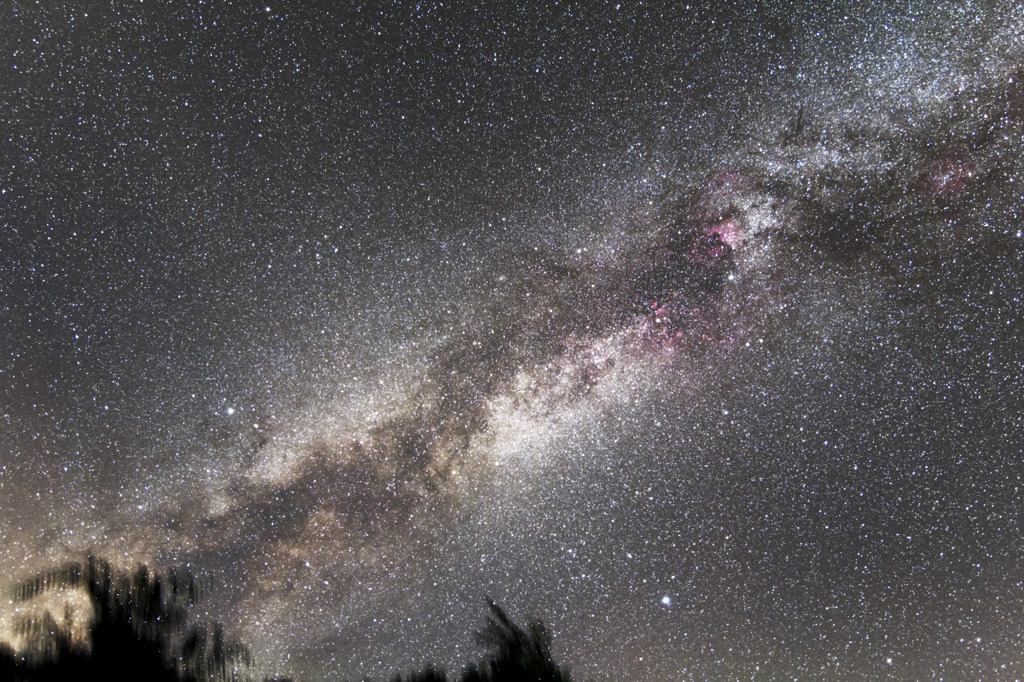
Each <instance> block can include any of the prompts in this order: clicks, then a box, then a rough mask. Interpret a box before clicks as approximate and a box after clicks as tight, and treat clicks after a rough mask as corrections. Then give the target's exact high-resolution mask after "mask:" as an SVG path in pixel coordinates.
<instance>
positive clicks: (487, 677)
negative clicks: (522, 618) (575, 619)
mask: <svg viewBox="0 0 1024 682" xmlns="http://www.w3.org/2000/svg"><path fill="white" fill-rule="evenodd" d="M487 605H488V606H489V607H490V609H491V615H490V616H489V617H488V618H487V625H486V626H484V629H483V630H481V631H480V632H479V633H478V634H477V640H478V641H479V642H480V643H481V644H483V645H484V646H486V647H487V648H488V649H489V650H490V653H489V655H488V656H487V658H486V659H485V660H484V661H482V662H481V663H480V664H479V665H477V666H473V667H469V668H467V669H466V670H465V671H464V672H463V673H462V677H461V681H462V682H571V680H572V677H571V676H570V674H569V672H568V671H566V670H562V669H561V668H560V667H559V665H558V664H557V663H556V662H555V659H554V657H553V656H552V654H551V636H550V634H549V633H548V631H547V628H545V627H544V624H543V623H542V622H540V621H539V620H531V621H529V622H528V623H527V624H526V629H523V628H521V627H519V626H518V625H516V624H515V623H514V622H513V621H512V619H511V618H509V617H508V615H507V614H506V613H505V611H504V610H503V609H502V608H501V607H500V606H498V605H497V604H495V603H494V600H492V599H490V598H488V599H487ZM447 680H448V676H447V675H446V674H445V673H444V672H443V671H441V670H438V669H436V668H434V667H433V666H428V667H427V668H425V669H423V670H422V671H420V672H418V673H413V674H411V675H409V676H407V677H404V678H403V677H401V676H398V677H395V678H394V679H393V680H392V682H447Z"/></svg>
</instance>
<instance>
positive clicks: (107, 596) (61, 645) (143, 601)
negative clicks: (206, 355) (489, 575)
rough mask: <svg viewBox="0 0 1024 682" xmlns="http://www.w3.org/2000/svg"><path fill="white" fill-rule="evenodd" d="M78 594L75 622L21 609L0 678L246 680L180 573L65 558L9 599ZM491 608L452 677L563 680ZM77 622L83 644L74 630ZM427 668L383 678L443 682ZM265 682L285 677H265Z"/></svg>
mask: <svg viewBox="0 0 1024 682" xmlns="http://www.w3.org/2000/svg"><path fill="white" fill-rule="evenodd" d="M60 590H67V591H79V592H81V593H82V594H84V595H85V596H86V597H87V598H88V600H89V603H90V605H91V611H92V612H91V614H89V617H87V618H85V619H84V620H83V621H80V622H78V623H76V622H75V620H76V619H75V617H74V614H73V612H72V608H71V606H70V605H65V608H64V614H63V618H62V619H58V618H55V617H54V616H53V615H52V614H51V613H50V612H49V611H45V612H43V613H42V614H41V615H37V616H34V617H33V616H31V615H22V616H20V618H19V620H18V621H17V623H16V631H17V634H18V635H19V637H20V638H21V639H22V641H23V642H24V643H25V648H24V650H23V651H20V652H16V651H15V650H14V649H12V648H11V647H10V646H6V645H3V644H0V681H8V680H10V681H11V682H49V681H51V680H69V679H89V680H92V679H97V680H144V681H145V682H199V681H200V680H203V681H205V680H232V681H234V680H247V679H249V676H248V674H247V673H248V668H249V666H250V665H251V664H252V660H251V657H250V655H249V652H248V649H246V647H245V646H244V645H242V644H240V643H239V642H237V641H235V640H233V639H230V638H228V637H226V636H225V635H224V631H223V628H222V627H221V626H220V624H215V625H213V627H212V629H207V628H206V627H204V626H203V625H198V624H190V623H189V621H188V607H189V606H191V605H193V604H194V603H195V601H196V600H197V599H198V598H199V596H200V591H201V590H200V586H199V584H198V583H196V581H195V580H194V579H193V578H192V577H191V576H190V575H187V574H186V575H181V574H179V573H177V572H174V571H171V572H169V573H167V574H161V573H158V572H151V571H150V570H149V569H147V568H146V567H145V566H140V567H139V568H138V569H137V570H136V571H134V572H132V573H123V572H117V571H115V570H113V569H112V568H111V566H110V564H109V563H107V562H106V561H103V560H101V559H97V558H96V557H89V558H88V559H87V560H86V561H85V562H84V563H78V562H75V563H68V564H65V565H63V566H61V567H59V568H55V569H53V570H50V571H47V572H44V573H40V574H39V575H37V576H35V577H34V578H32V579H30V580H26V581H25V582H23V583H21V584H20V585H19V586H18V587H17V589H16V590H15V594H14V601H15V603H17V604H28V603H30V602H32V601H33V600H36V599H37V598H39V597H42V596H43V595H45V594H47V593H51V592H55V591H60ZM487 604H488V606H489V607H490V611H491V614H490V616H489V617H488V619H487V624H486V625H485V627H484V628H483V630H481V631H480V632H479V633H478V635H477V639H478V641H479V642H480V643H481V644H483V645H484V646H485V647H487V649H488V654H487V656H486V657H485V659H484V660H483V661H481V662H480V663H479V664H477V665H476V666H470V667H469V668H467V669H465V670H464V671H463V672H462V673H461V675H460V676H459V677H458V678H452V679H453V680H454V679H459V680H461V682H571V677H570V675H569V673H568V672H567V671H563V670H561V669H560V668H559V666H558V664H557V663H555V661H554V658H553V657H552V655H551V637H550V635H549V634H548V632H547V630H546V629H545V627H544V625H543V623H541V622H540V621H534V620H531V621H529V622H528V623H527V625H526V628H525V629H524V628H521V627H519V626H518V625H516V624H515V623H514V622H513V621H512V620H511V619H510V618H509V617H508V615H507V614H506V613H505V612H504V610H502V608H501V607H500V606H498V605H497V604H495V603H494V601H493V600H491V599H488V600H487ZM85 622H87V623H88V627H87V628H85V630H86V631H87V632H86V637H85V641H80V640H81V638H80V637H79V638H78V640H76V638H75V636H74V632H75V630H76V625H77V629H78V630H79V631H81V630H82V625H83V623H85ZM448 680H449V677H448V675H447V674H446V673H445V671H444V670H443V669H440V668H437V667H435V666H433V665H428V666H427V667H426V668H424V669H422V670H420V671H417V672H413V673H409V674H408V675H405V676H402V675H397V676H395V677H394V678H392V681H391V682H448ZM266 682H291V681H290V680H288V679H287V678H274V680H269V679H268V680H267V681H266Z"/></svg>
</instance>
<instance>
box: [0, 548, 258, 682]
mask: <svg viewBox="0 0 1024 682" xmlns="http://www.w3.org/2000/svg"><path fill="white" fill-rule="evenodd" d="M55 590H78V591H81V592H82V593H84V594H85V595H86V597H87V598H88V600H89V603H90V605H91V607H92V613H91V614H90V616H91V619H90V622H89V627H88V636H87V637H86V641H85V642H82V643H76V642H74V641H73V639H72V625H73V623H72V614H71V610H70V607H65V614H64V622H63V623H58V622H57V621H56V620H55V619H54V618H53V616H52V615H51V614H50V613H49V612H47V613H45V614H44V615H43V616H41V617H36V618H32V617H30V616H23V617H22V618H21V619H20V620H19V621H18V623H17V633H18V634H19V635H20V636H21V637H22V638H23V640H24V641H25V643H26V648H25V650H24V652H22V654H21V655H20V656H18V655H16V654H14V652H13V651H10V650H9V649H8V650H5V651H0V671H2V670H8V669H11V670H13V671H14V673H13V675H12V676H11V677H10V678H9V679H19V680H26V681H29V680H31V681H36V680H64V679H69V678H71V677H76V678H83V677H84V678H95V679H107V680H121V679H143V678H145V679H146V680H147V682H178V681H179V680H181V681H184V682H192V681H198V680H235V679H238V678H239V669H240V668H244V667H247V666H249V665H250V664H251V657H250V655H249V652H248V650H247V649H246V648H245V647H244V646H243V645H241V644H240V643H238V642H236V641H234V640H231V639H227V638H225V636H224V633H223V630H222V629H221V627H220V625H219V624H218V625H215V626H214V628H213V631H212V633H211V632H209V631H208V630H207V629H206V628H205V627H204V626H202V625H190V624H188V623H187V617H188V611H187V607H188V606H189V605H191V604H194V603H195V601H196V599H197V598H198V596H199V593H200V590H199V585H198V584H197V583H196V581H195V580H194V579H193V578H192V577H191V576H189V575H185V576H182V575H180V574H178V573H177V572H173V571H172V572H170V573H168V574H167V575H166V576H165V575H162V574H160V573H155V572H151V571H150V570H149V569H148V568H146V567H145V566H140V567H139V568H138V569H137V570H136V571H135V572H134V573H130V574H129V573H119V572H116V571H114V570H113V569H112V568H111V566H110V564H109V563H107V562H106V561H103V560H100V559H97V558H96V557H89V558H88V559H87V560H86V562H85V563H79V562H73V563H68V564H65V565H63V566H61V567H59V568H55V569H53V570H50V571H47V572H45V573H40V574H39V575H37V576H35V577H34V578H32V579H30V580H27V581H25V582H23V583H22V584H21V585H19V586H18V587H17V589H16V590H15V595H14V600H15V602H16V603H26V602H30V601H32V600H34V599H36V598H37V597H40V596H42V595H43V594H45V593H48V592H52V591H55ZM5 679H6V678H5Z"/></svg>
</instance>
